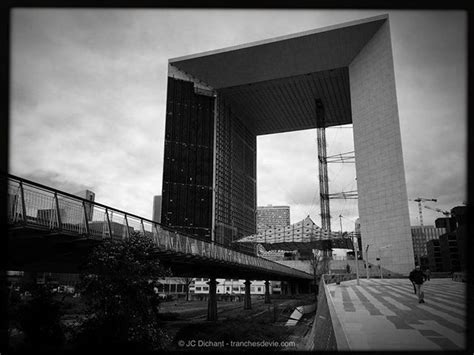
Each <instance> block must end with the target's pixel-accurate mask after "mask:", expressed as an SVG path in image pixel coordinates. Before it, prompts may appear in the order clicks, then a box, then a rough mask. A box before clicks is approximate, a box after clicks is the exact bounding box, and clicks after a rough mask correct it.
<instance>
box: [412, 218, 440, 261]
mask: <svg viewBox="0 0 474 355" xmlns="http://www.w3.org/2000/svg"><path fill="white" fill-rule="evenodd" d="M445 232H446V230H445V229H444V228H436V227H435V226H412V227H411V237H412V241H413V254H414V258H415V263H417V264H418V263H419V264H420V266H421V267H425V266H427V264H428V249H427V243H428V242H429V241H430V240H433V239H438V238H439V237H440V236H441V235H442V234H444V233H445Z"/></svg>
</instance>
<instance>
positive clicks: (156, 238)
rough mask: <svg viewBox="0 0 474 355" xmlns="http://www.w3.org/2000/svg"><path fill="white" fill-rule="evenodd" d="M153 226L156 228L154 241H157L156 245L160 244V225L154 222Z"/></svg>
mask: <svg viewBox="0 0 474 355" xmlns="http://www.w3.org/2000/svg"><path fill="white" fill-rule="evenodd" d="M153 228H154V229H155V235H154V238H153V239H154V241H155V243H156V245H158V246H159V245H160V235H159V234H158V227H157V225H156V223H153Z"/></svg>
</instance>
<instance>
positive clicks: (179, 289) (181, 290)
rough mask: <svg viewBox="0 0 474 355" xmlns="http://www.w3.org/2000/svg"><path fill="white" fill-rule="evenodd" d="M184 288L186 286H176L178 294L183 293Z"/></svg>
mask: <svg viewBox="0 0 474 355" xmlns="http://www.w3.org/2000/svg"><path fill="white" fill-rule="evenodd" d="M183 286H184V285H176V291H177V292H183Z"/></svg>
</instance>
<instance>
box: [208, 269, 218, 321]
mask: <svg viewBox="0 0 474 355" xmlns="http://www.w3.org/2000/svg"><path fill="white" fill-rule="evenodd" d="M207 284H208V285H209V300H208V301H207V320H209V321H216V320H217V296H216V290H217V281H216V278H215V277H211V278H210V279H209V281H208V282H207Z"/></svg>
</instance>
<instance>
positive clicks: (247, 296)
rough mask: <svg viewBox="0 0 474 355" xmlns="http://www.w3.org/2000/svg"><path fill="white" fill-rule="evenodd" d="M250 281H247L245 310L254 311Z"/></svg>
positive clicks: (245, 283)
mask: <svg viewBox="0 0 474 355" xmlns="http://www.w3.org/2000/svg"><path fill="white" fill-rule="evenodd" d="M250 284H251V282H250V280H245V282H244V285H245V297H244V309H252V299H251V298H250Z"/></svg>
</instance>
